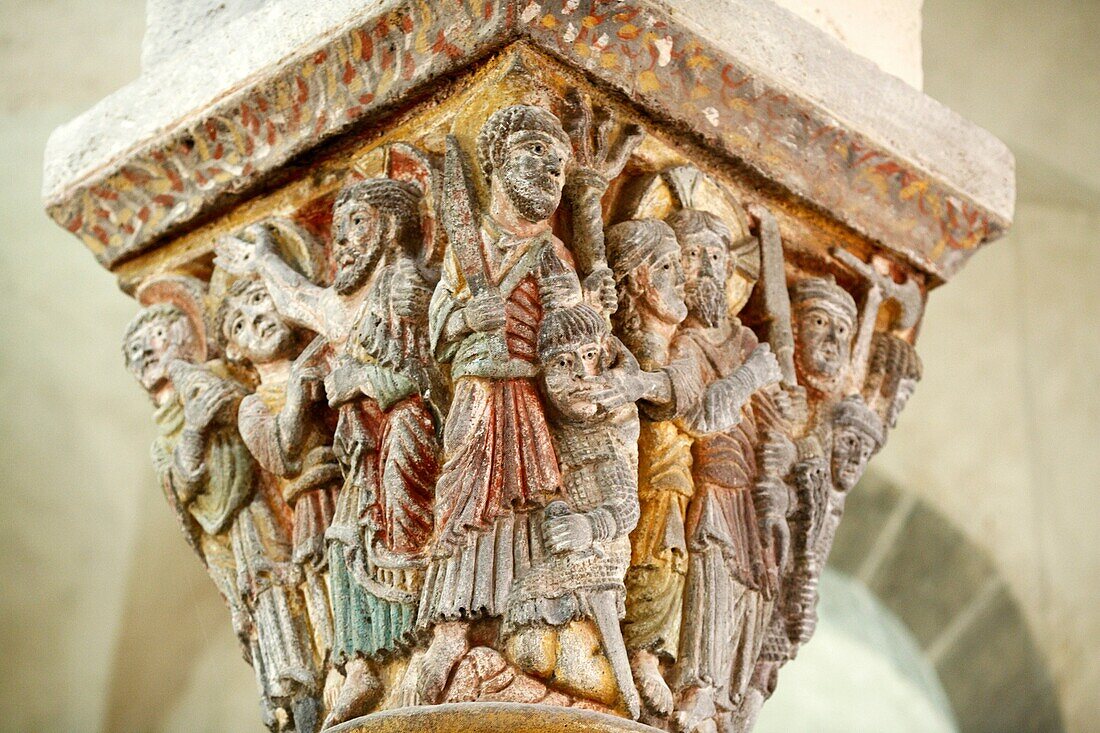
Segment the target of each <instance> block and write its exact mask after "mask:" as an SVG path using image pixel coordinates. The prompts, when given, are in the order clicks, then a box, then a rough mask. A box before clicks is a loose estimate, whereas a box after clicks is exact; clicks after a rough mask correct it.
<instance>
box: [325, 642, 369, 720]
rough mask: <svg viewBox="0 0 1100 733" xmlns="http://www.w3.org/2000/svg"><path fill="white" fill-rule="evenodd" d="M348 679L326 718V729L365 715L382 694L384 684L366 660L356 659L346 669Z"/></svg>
mask: <svg viewBox="0 0 1100 733" xmlns="http://www.w3.org/2000/svg"><path fill="white" fill-rule="evenodd" d="M345 671H346V672H347V678H346V679H345V680H344V684H343V686H341V687H340V694H339V695H337V697H336V702H335V704H333V706H332V708H331V709H330V710H329V714H328V717H326V718H325V723H324V726H323V727H324V728H331V727H332V726H334V725H338V724H339V723H343V722H344V721H347V720H351V719H352V718H356V717H359V716H360V715H365V714H366V713H367V712H368V711H369V709H370V707H371V706H372V705H374V703H376V702H378V698H379V696H380V695H381V694H382V682H381V681H380V680H379V679H378V675H376V674H375V673H374V670H372V669H371V668H370V664H369V663H368V662H367V660H365V659H361V658H356V659H353V660H351V661H350V662H348V663H347V665H346V667H345Z"/></svg>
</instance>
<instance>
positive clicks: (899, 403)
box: [863, 333, 921, 428]
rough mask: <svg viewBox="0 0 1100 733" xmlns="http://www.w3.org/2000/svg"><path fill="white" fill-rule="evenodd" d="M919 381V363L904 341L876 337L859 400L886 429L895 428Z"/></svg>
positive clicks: (890, 337)
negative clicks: (868, 406)
mask: <svg viewBox="0 0 1100 733" xmlns="http://www.w3.org/2000/svg"><path fill="white" fill-rule="evenodd" d="M920 377H921V361H920V357H919V356H917V352H916V349H914V348H913V347H912V345H911V344H909V342H908V341H905V340H904V339H901V338H898V337H897V336H895V335H893V334H891V333H876V334H875V335H874V337H873V339H872V341H871V360H870V363H869V364H868V367H867V381H866V382H865V383H864V385H863V396H864V398H865V399H866V400H867V402H868V404H870V405H871V406H872V407H874V408H875V409H877V410H878V413H879V415H881V416H882V419H883V421H884V422H885V423H886V426H887V427H888V428H893V427H894V426H895V425H897V422H898V416H899V415H900V414H901V411H902V410H903V409H905V405H906V403H907V402H909V398H910V397H912V396H913V392H914V391H915V390H916V387H917V382H918V381H920Z"/></svg>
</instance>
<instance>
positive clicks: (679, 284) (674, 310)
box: [642, 250, 688, 323]
mask: <svg viewBox="0 0 1100 733" xmlns="http://www.w3.org/2000/svg"><path fill="white" fill-rule="evenodd" d="M642 267H644V268H645V269H646V272H645V274H646V275H647V276H648V277H647V278H646V279H647V280H648V283H647V287H646V288H645V290H644V293H643V297H644V299H645V302H646V304H647V305H648V306H649V310H650V311H652V312H653V314H654V315H656V316H657V317H658V318H660V319H661V320H662V321H664V322H666V323H680V322H681V321H683V320H684V318H686V317H687V313H688V308H687V305H686V304H685V303H684V267H683V265H682V264H681V262H680V258H679V257H678V256H677V255H676V250H672V251H670V252H669V253H668V254H666V255H664V256H662V257H661V258H659V259H658V260H657V261H656V262H654V263H653V264H652V265H643V266H642Z"/></svg>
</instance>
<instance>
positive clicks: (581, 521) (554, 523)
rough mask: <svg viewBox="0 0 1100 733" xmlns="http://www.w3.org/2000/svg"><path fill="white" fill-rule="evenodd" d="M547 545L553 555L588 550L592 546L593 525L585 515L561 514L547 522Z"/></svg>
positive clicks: (545, 528) (545, 529)
mask: <svg viewBox="0 0 1100 733" xmlns="http://www.w3.org/2000/svg"><path fill="white" fill-rule="evenodd" d="M544 531H545V537H546V545H547V548H548V549H549V550H550V552H552V553H555V554H556V553H561V552H575V551H578V550H587V549H588V548H589V547H591V546H592V539H593V538H592V523H591V522H589V521H588V517H586V516H584V515H583V514H561V515H558V516H556V517H551V518H549V519H547V520H546V525H545V526H544Z"/></svg>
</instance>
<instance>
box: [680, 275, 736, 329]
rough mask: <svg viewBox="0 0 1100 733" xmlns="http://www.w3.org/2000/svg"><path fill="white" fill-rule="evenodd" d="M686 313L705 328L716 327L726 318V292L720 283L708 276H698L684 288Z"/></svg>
mask: <svg viewBox="0 0 1100 733" xmlns="http://www.w3.org/2000/svg"><path fill="white" fill-rule="evenodd" d="M684 302H685V303H687V307H688V313H690V314H691V315H692V316H693V317H694V318H696V319H698V320H699V321H700V322H701V323H702V324H703V325H704V326H706V327H707V328H717V327H718V326H721V325H722V324H723V323H724V322H725V319H726V293H725V292H724V291H723V290H722V285H721V284H720V283H719V282H718V281H717V280H715V279H714V278H710V277H700V278H696V279H695V280H692V281H691V282H689V283H688V284H687V285H686V287H685V288H684Z"/></svg>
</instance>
